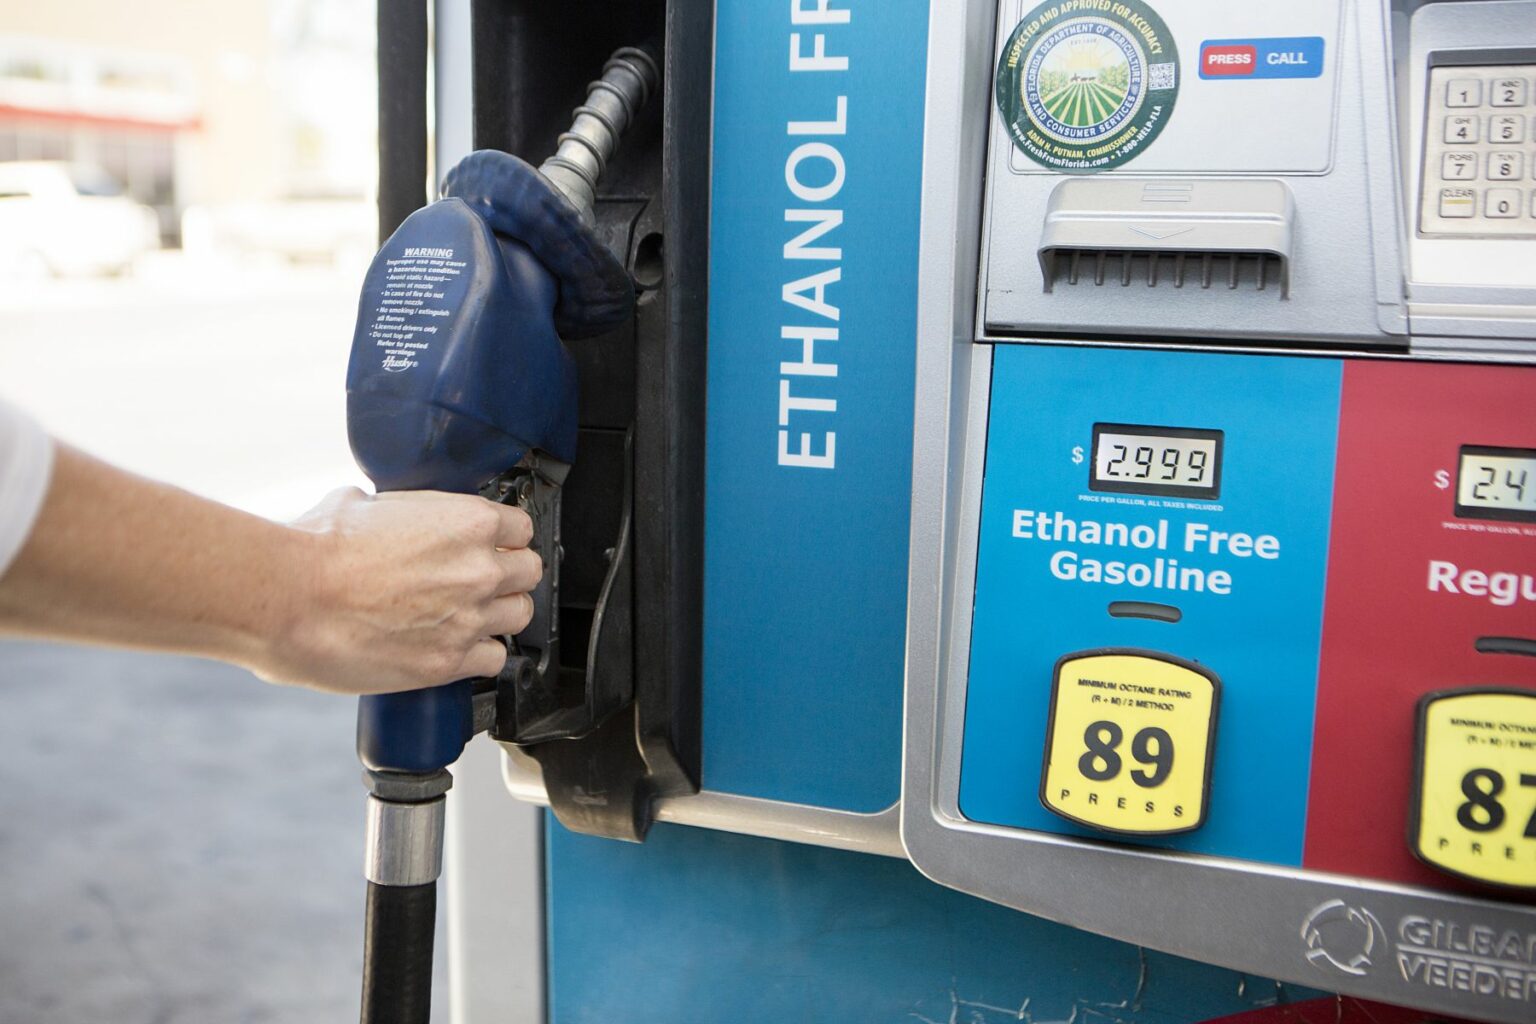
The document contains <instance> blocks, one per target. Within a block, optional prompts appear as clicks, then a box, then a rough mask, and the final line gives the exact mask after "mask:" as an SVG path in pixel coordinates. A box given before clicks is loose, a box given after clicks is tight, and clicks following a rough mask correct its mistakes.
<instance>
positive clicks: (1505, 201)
mask: <svg viewBox="0 0 1536 1024" xmlns="http://www.w3.org/2000/svg"><path fill="white" fill-rule="evenodd" d="M1483 213H1484V214H1485V215H1487V216H1489V217H1498V218H1503V219H1508V218H1510V217H1518V216H1520V190H1519V189H1517V188H1491V189H1489V190H1488V201H1487V205H1486V206H1484V207H1483Z"/></svg>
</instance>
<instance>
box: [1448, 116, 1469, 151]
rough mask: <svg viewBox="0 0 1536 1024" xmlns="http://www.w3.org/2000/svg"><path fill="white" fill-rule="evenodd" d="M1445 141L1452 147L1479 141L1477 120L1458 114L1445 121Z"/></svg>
mask: <svg viewBox="0 0 1536 1024" xmlns="http://www.w3.org/2000/svg"><path fill="white" fill-rule="evenodd" d="M1445 141H1446V142H1447V143H1449V144H1450V145H1453V146H1454V145H1458V144H1464V143H1472V142H1476V141H1477V118H1475V117H1469V116H1467V115H1466V114H1456V115H1452V116H1451V117H1447V118H1446V119H1445Z"/></svg>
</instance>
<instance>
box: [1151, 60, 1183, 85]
mask: <svg viewBox="0 0 1536 1024" xmlns="http://www.w3.org/2000/svg"><path fill="white" fill-rule="evenodd" d="M1177 73H1178V65H1177V64H1153V65H1152V66H1151V67H1150V68H1148V69H1147V78H1148V79H1149V81H1150V84H1149V86H1148V88H1151V89H1172V88H1173V87H1174V86H1176V85H1178V84H1179V83H1178V81H1177V79H1176V77H1175V76H1176V75H1177Z"/></svg>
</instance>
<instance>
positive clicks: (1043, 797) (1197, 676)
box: [1040, 649, 1221, 836]
mask: <svg viewBox="0 0 1536 1024" xmlns="http://www.w3.org/2000/svg"><path fill="white" fill-rule="evenodd" d="M1220 699H1221V681H1220V680H1219V679H1217V678H1216V676H1215V674H1214V673H1212V672H1210V671H1209V670H1207V669H1205V668H1203V667H1201V666H1199V665H1196V664H1194V663H1193V662H1188V661H1185V660H1183V659H1182V658H1176V657H1174V656H1172V655H1169V654H1161V653H1158V652H1156V651H1141V650H1124V649H1105V650H1096V651H1080V652H1078V653H1076V654H1068V655H1066V656H1065V657H1063V658H1062V659H1061V660H1060V661H1058V662H1057V663H1056V674H1055V679H1054V680H1053V681H1052V684H1051V714H1050V724H1049V726H1048V727H1047V730H1046V737H1045V770H1044V771H1043V772H1042V773H1041V782H1040V801H1041V803H1043V804H1045V806H1046V808H1047V809H1048V810H1051V811H1053V812H1055V813H1056V814H1059V815H1061V816H1062V817H1063V818H1066V819H1068V820H1069V821H1074V822H1077V823H1078V824H1079V825H1086V826H1088V827H1089V828H1096V829H1100V830H1102V831H1105V832H1118V833H1124V834H1127V835H1147V836H1156V835H1171V834H1173V833H1176V832H1192V831H1194V830H1195V829H1197V828H1199V827H1200V826H1201V825H1203V824H1205V814H1206V806H1207V803H1208V795H1209V792H1210V782H1211V757H1212V755H1213V754H1214V753H1215V746H1216V712H1217V708H1218V705H1219V704H1220Z"/></svg>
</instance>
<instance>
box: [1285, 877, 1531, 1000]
mask: <svg viewBox="0 0 1536 1024" xmlns="http://www.w3.org/2000/svg"><path fill="white" fill-rule="evenodd" d="M1389 920H1390V918H1389ZM1301 941H1302V952H1303V955H1304V956H1305V957H1306V959H1307V961H1308V962H1309V963H1311V964H1312V965H1313V966H1315V967H1318V968H1321V969H1323V970H1324V971H1325V972H1329V973H1332V972H1335V971H1336V972H1338V973H1340V974H1347V975H1351V976H1354V977H1364V976H1365V975H1367V974H1374V973H1376V972H1377V971H1378V970H1381V971H1385V972H1388V973H1389V974H1395V975H1397V976H1398V977H1399V978H1401V980H1402V981H1404V982H1406V983H1407V984H1409V985H1411V986H1414V987H1424V988H1432V989H1443V990H1446V991H1450V992H1465V993H1471V994H1475V995H1479V996H1486V997H1490V998H1494V999H1503V1000H1509V1001H1511V1002H1517V1003H1536V932H1532V931H1526V930H1524V929H1519V928H1509V927H1499V926H1496V925H1493V924H1484V923H1477V922H1474V921H1465V920H1461V921H1453V920H1447V919H1444V918H1438V917H1430V916H1425V915H1422V914H1405V915H1403V916H1402V917H1400V918H1398V920H1397V927H1396V931H1395V933H1394V934H1393V935H1392V936H1391V937H1390V938H1389V937H1388V934H1387V931H1386V929H1385V928H1383V927H1382V924H1381V921H1380V920H1379V919H1378V918H1377V917H1376V915H1375V914H1373V913H1372V912H1371V911H1370V910H1368V909H1367V908H1365V907H1363V906H1357V905H1352V904H1348V903H1345V902H1344V901H1343V900H1340V899H1332V900H1327V901H1325V902H1323V903H1319V904H1318V905H1317V906H1316V907H1313V908H1312V911H1311V913H1309V914H1308V915H1307V916H1306V919H1305V920H1303V921H1302V923H1301Z"/></svg>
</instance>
